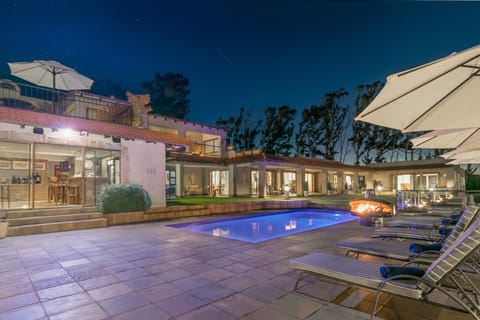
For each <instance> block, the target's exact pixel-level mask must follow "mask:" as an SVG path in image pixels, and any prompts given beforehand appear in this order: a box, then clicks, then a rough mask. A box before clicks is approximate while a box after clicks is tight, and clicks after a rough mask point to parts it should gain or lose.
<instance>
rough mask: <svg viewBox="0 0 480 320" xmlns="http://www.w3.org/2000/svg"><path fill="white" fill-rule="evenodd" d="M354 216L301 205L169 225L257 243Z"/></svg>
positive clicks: (350, 218) (339, 221)
mask: <svg viewBox="0 0 480 320" xmlns="http://www.w3.org/2000/svg"><path fill="white" fill-rule="evenodd" d="M356 219H357V217H355V216H353V215H351V214H350V213H349V212H346V211H334V210H310V209H302V210H292V211H287V212H281V213H272V214H260V215H254V216H247V217H239V218H234V219H222V220H209V221H199V222H190V223H180V224H172V225H169V226H170V227H174V228H180V229H183V230H188V231H192V232H199V233H204V234H208V235H211V236H217V237H223V238H229V239H235V240H240V241H245V242H251V243H256V242H261V241H265V240H270V239H274V238H279V237H284V236H286V235H291V234H295V233H300V232H304V231H309V230H314V229H318V228H323V227H328V226H331V225H335V224H338V223H343V222H348V221H352V220H356Z"/></svg>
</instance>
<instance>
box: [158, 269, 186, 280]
mask: <svg viewBox="0 0 480 320" xmlns="http://www.w3.org/2000/svg"><path fill="white" fill-rule="evenodd" d="M191 275H192V273H191V272H188V271H185V270H183V269H179V268H177V269H172V270H168V271H163V272H161V273H159V274H158V277H159V278H160V279H162V280H163V281H165V282H170V281H175V280H177V279H182V278H186V277H189V276H191Z"/></svg>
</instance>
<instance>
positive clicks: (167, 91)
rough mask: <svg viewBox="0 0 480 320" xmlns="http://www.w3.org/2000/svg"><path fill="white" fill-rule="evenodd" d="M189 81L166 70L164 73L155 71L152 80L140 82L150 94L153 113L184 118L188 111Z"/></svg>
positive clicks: (178, 74)
mask: <svg viewBox="0 0 480 320" xmlns="http://www.w3.org/2000/svg"><path fill="white" fill-rule="evenodd" d="M188 86H189V81H188V79H187V78H185V77H184V76H183V75H181V74H180V73H173V72H168V73H166V74H165V75H161V74H160V73H158V72H157V73H155V76H154V78H153V80H152V81H148V82H145V83H143V84H142V87H143V88H144V89H145V90H146V92H147V93H149V94H150V99H151V103H150V104H151V107H152V109H153V113H155V114H161V115H164V116H169V117H174V118H178V119H185V117H186V116H187V114H188V112H190V107H189V103H190V100H189V99H188V95H189V94H190V90H189V89H188Z"/></svg>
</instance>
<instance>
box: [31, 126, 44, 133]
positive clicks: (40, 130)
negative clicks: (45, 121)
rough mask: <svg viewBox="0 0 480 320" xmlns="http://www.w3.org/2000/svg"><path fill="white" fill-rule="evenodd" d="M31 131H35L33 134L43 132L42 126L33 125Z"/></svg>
mask: <svg viewBox="0 0 480 320" xmlns="http://www.w3.org/2000/svg"><path fill="white" fill-rule="evenodd" d="M33 133H35V134H43V128H37V127H33Z"/></svg>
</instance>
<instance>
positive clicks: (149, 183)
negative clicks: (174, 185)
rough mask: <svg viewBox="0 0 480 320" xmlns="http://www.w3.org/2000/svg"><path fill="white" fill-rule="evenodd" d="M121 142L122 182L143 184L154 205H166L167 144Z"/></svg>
mask: <svg viewBox="0 0 480 320" xmlns="http://www.w3.org/2000/svg"><path fill="white" fill-rule="evenodd" d="M121 144H122V147H123V149H124V150H123V151H124V152H122V159H121V160H122V161H121V166H122V182H128V183H138V184H141V185H142V186H143V188H144V189H145V190H147V192H148V193H149V195H150V197H151V199H152V207H165V206H166V200H165V145H164V144H163V143H156V144H154V143H145V142H142V141H124V140H122V142H121Z"/></svg>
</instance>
